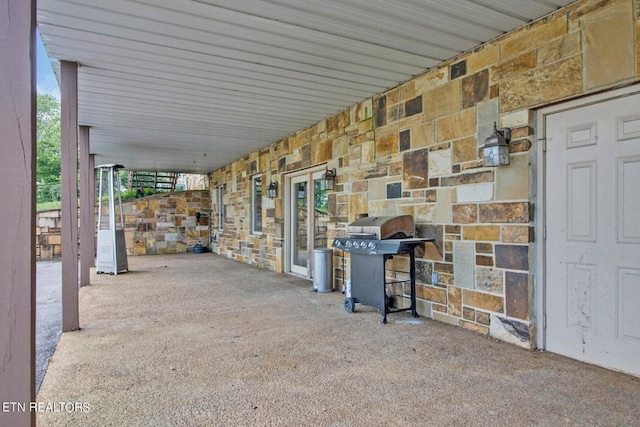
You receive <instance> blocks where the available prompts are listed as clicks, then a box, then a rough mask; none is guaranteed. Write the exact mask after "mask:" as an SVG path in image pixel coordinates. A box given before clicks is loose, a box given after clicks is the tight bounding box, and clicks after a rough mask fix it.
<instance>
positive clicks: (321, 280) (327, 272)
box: [313, 249, 333, 293]
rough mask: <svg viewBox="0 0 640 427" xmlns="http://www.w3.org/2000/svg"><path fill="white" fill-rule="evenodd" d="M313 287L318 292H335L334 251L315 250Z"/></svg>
mask: <svg viewBox="0 0 640 427" xmlns="http://www.w3.org/2000/svg"><path fill="white" fill-rule="evenodd" d="M313 287H314V288H315V290H316V292H323V293H324V292H331V291H333V250H332V249H314V250H313Z"/></svg>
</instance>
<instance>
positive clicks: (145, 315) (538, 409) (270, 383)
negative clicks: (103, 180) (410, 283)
mask: <svg viewBox="0 0 640 427" xmlns="http://www.w3.org/2000/svg"><path fill="white" fill-rule="evenodd" d="M129 266H130V268H131V270H132V271H131V272H129V273H126V274H121V275H118V276H109V275H94V276H93V277H92V286H90V287H85V288H82V289H81V290H80V313H81V314H80V325H81V328H82V329H81V330H80V331H76V332H71V333H65V334H63V335H62V337H61V338H60V342H59V344H58V347H57V349H56V352H55V354H54V356H53V358H52V359H51V362H50V364H49V368H48V372H47V374H46V376H45V379H44V382H43V384H42V386H41V388H40V392H39V394H38V401H39V402H42V403H43V404H51V407H53V405H54V404H57V405H58V407H57V409H58V411H57V412H39V413H38V417H37V425H38V426H125V425H126V426H263V425H283V426H392V425H393V426H404V425H406V426H494V425H496V426H529V425H532V426H534V425H535V426H561V425H575V426H587V425H589V426H634V425H640V380H639V379H638V378H635V377H631V376H627V375H624V374H621V373H617V372H613V371H609V370H606V369H602V368H599V367H596V366H591V365H587V364H584V363H581V362H577V361H574V360H571V359H567V358H564V357H561V356H558V355H554V354H550V353H544V352H538V351H525V350H522V349H520V348H518V347H515V346H512V345H509V344H505V343H501V342H496V341H494V340H492V339H489V338H486V337H483V336H481V335H478V334H475V333H473V332H469V331H466V330H463V329H461V328H456V327H453V326H449V325H446V324H443V323H439V322H435V321H431V320H429V319H424V318H420V319H412V318H411V317H410V315H409V314H407V313H400V314H393V315H390V317H389V323H388V324H387V325H381V324H379V323H378V314H377V312H376V311H375V310H374V309H372V308H370V307H357V312H356V313H353V314H349V313H346V312H345V311H344V309H343V305H342V302H343V295H341V294H340V293H339V292H333V293H327V294H317V293H313V292H310V288H311V282H309V281H307V280H303V279H299V278H296V277H292V276H289V275H284V274H277V273H272V272H268V271H264V270H260V269H257V268H254V267H250V266H247V265H244V264H241V263H238V262H235V261H232V260H229V259H226V258H223V257H219V256H216V255H213V254H184V255H169V256H149V257H130V258H129ZM60 402H63V403H79V404H80V405H79V407H80V408H79V410H75V411H69V410H68V409H69V408H70V406H69V405H62V404H60ZM76 406H78V405H76Z"/></svg>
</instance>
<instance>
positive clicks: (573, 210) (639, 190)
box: [545, 94, 640, 375]
mask: <svg viewBox="0 0 640 427" xmlns="http://www.w3.org/2000/svg"><path fill="white" fill-rule="evenodd" d="M545 125H546V137H547V151H546V153H545V163H546V176H545V202H546V212H545V213H546V220H545V225H546V227H547V240H546V243H545V263H546V269H545V274H546V277H545V279H546V280H545V292H546V298H545V301H546V303H545V314H546V317H547V328H546V348H547V349H548V350H549V351H553V352H556V353H560V354H563V355H566V356H569V357H573V358H576V359H580V360H584V361H587V362H590V363H594V364H598V365H602V366H605V367H609V368H613V369H619V370H623V371H627V372H631V373H634V374H636V375H640V363H638V360H640V310H639V309H638V307H640V214H639V212H640V95H638V94H636V95H632V96H626V97H622V98H616V99H614V100H609V101H606V102H601V103H597V104H592V105H587V106H583V107H580V108H576V109H573V110H567V111H563V112H559V113H555V114H550V115H548V116H546V118H545Z"/></svg>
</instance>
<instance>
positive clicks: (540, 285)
mask: <svg viewBox="0 0 640 427" xmlns="http://www.w3.org/2000/svg"><path fill="white" fill-rule="evenodd" d="M638 93H640V84H638V83H635V84H633V85H630V86H626V87H624V88H620V89H613V90H609V91H606V92H599V93H596V94H591V95H585V96H583V97H580V98H577V99H572V100H568V101H565V102H562V103H558V104H554V105H550V106H547V107H543V108H540V109H538V110H537V111H536V113H537V114H536V124H535V128H536V135H537V139H536V144H534V145H533V147H534V148H533V149H534V150H535V153H534V155H535V160H536V161H535V163H534V168H535V170H534V171H533V176H535V180H536V182H535V184H534V186H533V188H532V190H534V191H535V194H534V196H533V197H532V200H534V201H536V211H537V212H539V215H536V218H535V220H534V232H535V236H540V237H538V238H536V241H535V242H534V243H533V246H534V250H533V257H534V263H533V264H534V268H533V274H534V289H533V295H534V301H533V321H534V325H535V327H536V331H537V332H536V338H535V340H536V342H535V344H536V348H539V349H541V350H544V349H546V344H547V332H546V314H547V312H546V310H547V301H546V292H547V284H546V277H547V276H546V274H547V266H546V253H547V251H546V235H545V234H546V226H547V194H546V176H547V171H546V166H547V163H546V154H545V145H546V118H547V116H549V115H552V114H557V113H561V112H563V111H568V110H574V109H578V108H582V107H586V106H589V105H593V104H600V103H603V102H607V101H612V100H614V99H617V98H623V97H626V96H631V95H636V94H638ZM536 165H537V166H536Z"/></svg>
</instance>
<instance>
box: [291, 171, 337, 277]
mask: <svg viewBox="0 0 640 427" xmlns="http://www.w3.org/2000/svg"><path fill="white" fill-rule="evenodd" d="M326 168H327V165H326V164H324V163H323V164H322V165H318V166H313V167H310V168H306V169H300V170H297V171H295V172H291V173H288V174H286V175H285V176H284V192H283V197H284V271H285V273H287V274H292V275H294V276H298V277H304V278H306V279H311V278H312V271H313V268H312V267H313V266H312V263H313V244H311V245H310V244H309V241H310V240H311V236H312V233H308V234H307V248H309V249H308V252H309V253H308V261H307V275H306V276H304V275H301V274H299V273H296V272H294V271H292V268H291V265H292V262H291V257H292V251H293V247H292V246H293V230H292V227H293V223H292V220H291V214H292V197H293V195H292V194H291V182H292V180H293V179H295V178H298V177H301V176H305V175H306V176H307V182H308V183H311V185H309V186H308V188H311V190H312V191H307V205H308V206H312V205H311V194H312V192H313V174H314V173H318V172H323V171H324V170H325V169H326Z"/></svg>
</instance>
